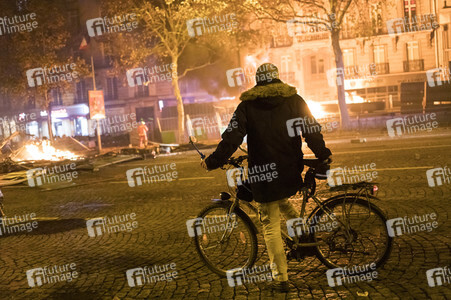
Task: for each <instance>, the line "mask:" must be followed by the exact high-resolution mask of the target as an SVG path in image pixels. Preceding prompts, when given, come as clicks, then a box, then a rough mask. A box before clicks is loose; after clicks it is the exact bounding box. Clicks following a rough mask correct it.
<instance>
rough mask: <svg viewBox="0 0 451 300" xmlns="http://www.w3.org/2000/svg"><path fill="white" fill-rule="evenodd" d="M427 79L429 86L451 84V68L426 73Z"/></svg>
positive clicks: (431, 70) (436, 69)
mask: <svg viewBox="0 0 451 300" xmlns="http://www.w3.org/2000/svg"><path fill="white" fill-rule="evenodd" d="M426 77H427V81H428V85H429V86H430V87H435V86H436V85H437V86H441V85H443V83H444V82H448V83H450V82H451V76H450V69H449V68H435V69H430V70H427V71H426Z"/></svg>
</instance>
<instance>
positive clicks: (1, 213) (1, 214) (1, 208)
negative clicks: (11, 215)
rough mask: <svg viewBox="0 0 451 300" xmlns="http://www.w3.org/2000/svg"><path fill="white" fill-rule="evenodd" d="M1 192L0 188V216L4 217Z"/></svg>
mask: <svg viewBox="0 0 451 300" xmlns="http://www.w3.org/2000/svg"><path fill="white" fill-rule="evenodd" d="M3 199H4V197H3V193H2V190H0V218H4V217H5V216H6V214H5V208H4V206H3Z"/></svg>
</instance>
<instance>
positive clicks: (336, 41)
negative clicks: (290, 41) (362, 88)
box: [331, 30, 349, 129]
mask: <svg viewBox="0 0 451 300" xmlns="http://www.w3.org/2000/svg"><path fill="white" fill-rule="evenodd" d="M331 41H332V48H333V50H334V56H335V66H336V68H337V76H338V78H337V79H338V82H340V83H341V84H337V95H338V108H339V110H340V120H341V128H342V129H348V128H349V114H348V109H347V107H346V97H345V86H344V82H345V81H344V64H343V53H342V52H341V48H340V31H339V30H332V33H331Z"/></svg>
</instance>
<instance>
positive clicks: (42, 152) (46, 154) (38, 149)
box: [22, 141, 80, 161]
mask: <svg viewBox="0 0 451 300" xmlns="http://www.w3.org/2000/svg"><path fill="white" fill-rule="evenodd" d="M22 156H23V157H25V158H26V159H23V160H49V161H60V160H65V159H70V160H77V159H78V158H79V157H80V156H78V155H76V154H74V153H72V152H70V151H62V150H58V149H56V148H55V147H53V146H51V145H50V141H43V142H42V143H40V144H39V143H35V144H28V145H25V153H24V154H23V155H22Z"/></svg>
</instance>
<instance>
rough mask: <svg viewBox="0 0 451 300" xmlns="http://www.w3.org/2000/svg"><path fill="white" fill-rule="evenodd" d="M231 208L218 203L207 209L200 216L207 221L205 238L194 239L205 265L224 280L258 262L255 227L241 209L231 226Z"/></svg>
mask: <svg viewBox="0 0 451 300" xmlns="http://www.w3.org/2000/svg"><path fill="white" fill-rule="evenodd" d="M231 204H232V203H231V202H218V203H215V204H212V205H210V206H208V207H206V208H205V209H203V210H202V211H201V212H200V213H199V215H198V218H202V220H203V222H202V223H203V224H202V227H201V228H200V229H201V234H200V235H198V234H197V232H196V233H195V237H194V244H195V245H196V250H197V252H198V253H199V256H200V258H201V259H202V261H204V262H205V264H206V265H207V267H208V268H209V269H210V270H212V271H213V272H215V273H216V274H218V275H219V276H222V277H226V272H227V270H231V269H235V268H248V267H251V266H252V265H253V264H254V263H255V260H256V258H257V247H258V243H257V232H256V229H255V226H254V225H253V223H252V221H251V220H250V218H249V217H248V216H247V215H246V214H245V213H244V212H243V211H242V210H241V209H239V208H236V209H235V210H234V211H233V214H234V216H233V217H232V218H229V222H227V215H228V214H229V210H230V206H231ZM230 220H233V221H232V222H230ZM227 223H229V224H227Z"/></svg>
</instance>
